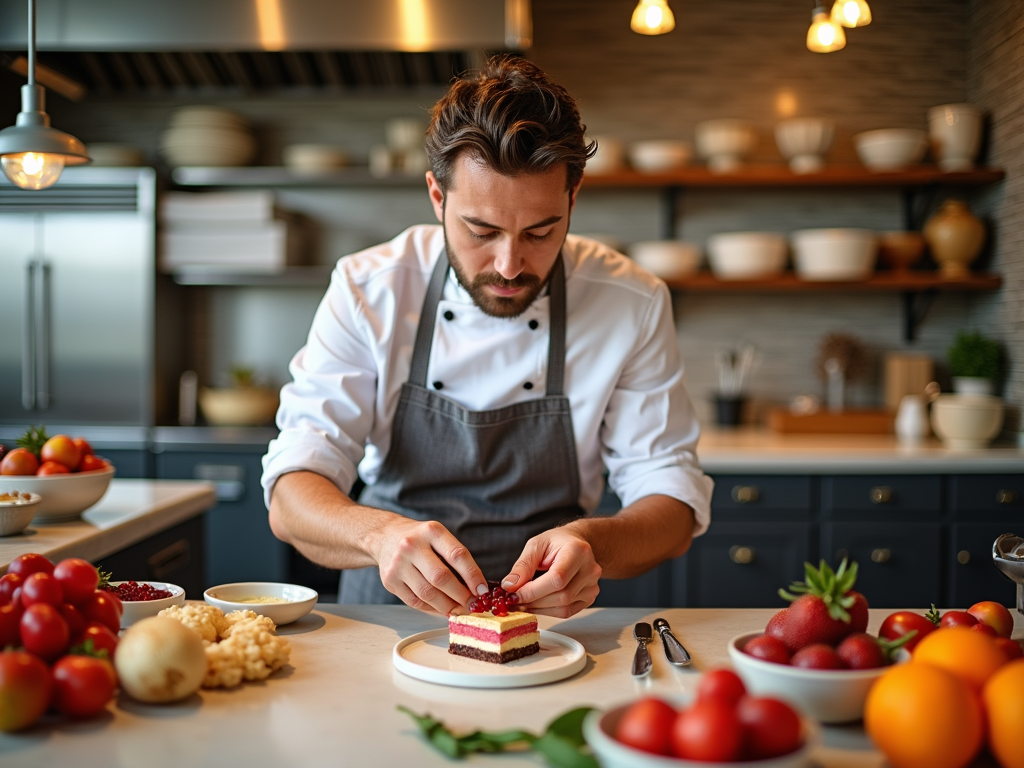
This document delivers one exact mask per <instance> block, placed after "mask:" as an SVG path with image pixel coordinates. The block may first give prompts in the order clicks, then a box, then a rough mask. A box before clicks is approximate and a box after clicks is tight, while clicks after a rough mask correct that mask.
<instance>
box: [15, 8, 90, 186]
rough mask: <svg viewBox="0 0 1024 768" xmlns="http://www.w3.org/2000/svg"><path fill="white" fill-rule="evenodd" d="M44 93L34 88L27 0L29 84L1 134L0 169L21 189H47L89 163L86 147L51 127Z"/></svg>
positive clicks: (32, 23) (32, 17)
mask: <svg viewBox="0 0 1024 768" xmlns="http://www.w3.org/2000/svg"><path fill="white" fill-rule="evenodd" d="M44 104H45V92H44V91H43V89H42V87H41V86H39V85H36V5H35V0H28V84H27V85H23V86H22V87H21V112H19V113H18V119H17V121H16V122H15V124H14V125H12V126H11V127H9V128H4V129H3V130H2V131H0V167H3V171H4V174H5V175H6V176H7V178H8V179H10V180H11V182H12V183H13V184H16V185H17V186H19V187H21V188H22V189H46V188H47V187H49V186H52V185H53V184H55V183H56V182H57V179H59V178H60V175H61V173H62V172H63V170H64V166H66V165H81V164H82V163H87V162H89V153H88V152H87V151H86V149H85V145H84V144H83V143H82V142H80V141H79V140H78V139H76V138H75V137H74V136H72V135H71V134H68V133H64V132H63V131H58V130H57V129H55V128H51V127H50V116H49V115H47V114H46V111H45V107H44Z"/></svg>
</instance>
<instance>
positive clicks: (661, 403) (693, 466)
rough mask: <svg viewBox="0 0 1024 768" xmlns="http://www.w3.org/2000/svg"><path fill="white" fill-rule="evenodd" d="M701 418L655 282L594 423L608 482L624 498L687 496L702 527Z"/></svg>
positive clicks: (706, 512) (708, 483)
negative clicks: (599, 420) (627, 354)
mask: <svg viewBox="0 0 1024 768" xmlns="http://www.w3.org/2000/svg"><path fill="white" fill-rule="evenodd" d="M699 437H700V426H699V424H698V423H697V417H696V414H695V413H694V409H693V404H692V403H691V402H690V397H689V395H688V394H687V391H686V387H685V384H684V376H683V364H682V359H681V355H680V353H679V347H678V343H677V341H676V335H675V326H674V324H673V321H672V307H671V299H670V296H669V293H668V289H667V288H666V287H665V286H664V284H662V285H660V286H659V288H658V290H657V291H656V293H655V295H654V296H653V297H652V299H651V302H650V305H649V309H648V313H647V318H646V320H645V321H644V322H643V323H642V325H641V327H640V331H639V334H638V337H637V339H636V345H635V347H634V353H633V354H632V356H631V357H630V358H629V360H628V361H627V363H626V365H625V367H624V368H623V370H622V372H621V375H620V376H619V379H618V382H617V383H616V386H615V389H614V391H613V392H612V395H611V398H610V399H609V402H608V406H607V409H606V411H605V415H604V421H603V423H602V426H601V443H602V458H603V459H604V463H605V466H606V467H607V469H608V483H609V486H610V487H611V489H612V490H613V491H615V493H616V494H617V495H618V496H619V498H620V500H621V501H622V504H623V506H628V505H629V504H632V503H633V502H635V501H637V500H638V499H641V498H643V497H644V496H651V495H653V494H662V495H665V496H670V497H672V498H674V499H678V500H679V501H682V502H684V503H685V504H688V505H689V506H690V507H692V508H693V511H694V514H695V516H696V527H695V529H694V535H699V534H701V533H703V532H704V531H705V530H707V527H708V524H709V523H710V519H711V492H712V490H713V488H714V483H713V481H712V480H711V478H710V477H708V476H707V475H705V474H704V473H703V471H702V470H701V468H700V464H699V462H698V460H697V441H698V439H699Z"/></svg>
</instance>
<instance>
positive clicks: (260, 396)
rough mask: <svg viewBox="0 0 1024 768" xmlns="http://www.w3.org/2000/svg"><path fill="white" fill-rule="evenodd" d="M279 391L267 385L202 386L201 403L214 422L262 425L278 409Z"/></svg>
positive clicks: (208, 417) (212, 422) (206, 414)
mask: <svg viewBox="0 0 1024 768" xmlns="http://www.w3.org/2000/svg"><path fill="white" fill-rule="evenodd" d="M277 405H278V392H277V390H276V389H266V388H264V387H224V388H222V389H221V388H213V387H202V388H201V389H200V390H199V407H200V408H201V409H202V411H203V416H205V417H206V420H207V421H208V422H210V423H211V424H216V425H218V426H241V427H245V426H250V427H251V426H259V425H261V424H266V423H268V422H270V421H272V420H273V418H274V414H276V413H277Z"/></svg>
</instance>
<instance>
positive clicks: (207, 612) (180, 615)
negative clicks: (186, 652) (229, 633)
mask: <svg viewBox="0 0 1024 768" xmlns="http://www.w3.org/2000/svg"><path fill="white" fill-rule="evenodd" d="M157 615H158V616H168V617H170V618H172V619H176V620H178V621H180V622H181V623H182V624H184V625H185V626H186V627H188V628H189V629H192V630H194V631H196V632H198V633H199V636H200V637H202V638H203V642H204V643H215V642H216V641H217V638H218V637H219V636H220V634H221V632H223V631H224V629H226V628H227V626H228V625H227V622H226V620H225V618H224V612H223V611H222V610H221V609H220V608H214V607H213V606H212V605H206V604H205V603H185V604H184V605H172V606H171V607H170V608H164V609H163V610H162V611H160V613H159V614H157Z"/></svg>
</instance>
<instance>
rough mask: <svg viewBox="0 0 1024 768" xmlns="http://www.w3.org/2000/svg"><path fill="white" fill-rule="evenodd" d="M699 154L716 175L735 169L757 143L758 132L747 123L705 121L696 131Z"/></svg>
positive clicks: (695, 137) (694, 133)
mask: <svg viewBox="0 0 1024 768" xmlns="http://www.w3.org/2000/svg"><path fill="white" fill-rule="evenodd" d="M693 135H694V139H695V143H696V145H697V154H699V155H700V156H701V157H702V158H704V160H706V161H707V164H708V168H710V169H711V170H712V171H715V172H717V173H728V172H730V171H734V170H736V169H737V168H738V167H739V166H740V165H741V164H742V163H743V160H744V158H746V156H747V155H749V154H750V152H751V150H753V149H754V145H755V144H756V143H757V132H756V131H755V129H754V126H753V125H752V124H751V123H750V122H749V121H747V120H736V119H731V118H725V119H721V120H705V121H703V122H700V123H697V125H695V126H694V129H693Z"/></svg>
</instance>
